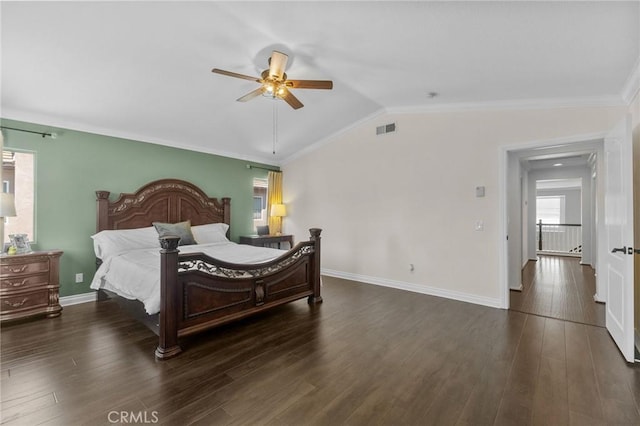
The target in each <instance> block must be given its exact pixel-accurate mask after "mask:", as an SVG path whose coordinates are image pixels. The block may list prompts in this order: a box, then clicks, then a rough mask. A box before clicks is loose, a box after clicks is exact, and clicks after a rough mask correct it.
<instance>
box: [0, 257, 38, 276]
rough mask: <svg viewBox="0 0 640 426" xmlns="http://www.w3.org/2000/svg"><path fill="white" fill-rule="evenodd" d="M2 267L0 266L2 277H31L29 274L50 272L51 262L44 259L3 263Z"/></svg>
mask: <svg viewBox="0 0 640 426" xmlns="http://www.w3.org/2000/svg"><path fill="white" fill-rule="evenodd" d="M2 263H3V264H2V266H0V277H2V278H3V281H4V278H5V277H9V276H10V277H16V276H19V275H29V274H38V273H41V272H48V271H49V260H48V259H46V258H42V260H38V261H35V262H24V263H18V262H15V263H14V262H11V263H9V262H2Z"/></svg>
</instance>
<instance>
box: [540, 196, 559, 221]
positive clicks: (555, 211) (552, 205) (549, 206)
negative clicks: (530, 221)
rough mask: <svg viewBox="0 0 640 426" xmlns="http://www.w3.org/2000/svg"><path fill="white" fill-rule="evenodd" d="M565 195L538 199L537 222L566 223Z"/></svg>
mask: <svg viewBox="0 0 640 426" xmlns="http://www.w3.org/2000/svg"><path fill="white" fill-rule="evenodd" d="M564 207H565V196H564V195H549V196H546V195H545V196H538V197H536V222H540V221H542V223H548V224H559V223H564Z"/></svg>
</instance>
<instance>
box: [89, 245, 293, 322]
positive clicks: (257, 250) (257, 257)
mask: <svg viewBox="0 0 640 426" xmlns="http://www.w3.org/2000/svg"><path fill="white" fill-rule="evenodd" d="M178 249H179V250H180V252H181V253H197V252H202V253H205V254H207V255H209V256H211V257H213V258H216V259H219V260H224V261H226V262H232V263H250V264H255V263H263V262H267V261H269V260H272V259H275V258H276V257H278V256H280V255H282V254H283V251H282V250H278V249H272V248H266V247H254V246H249V245H243V244H236V243H233V242H229V241H227V242H219V243H211V244H197V245H189V246H180V247H178ZM91 288H92V289H94V290H98V289H101V288H103V289H105V290H110V291H113V292H114V293H116V294H118V295H119V296H122V297H125V298H127V299H137V300H139V301H141V302H142V303H143V304H144V308H145V310H146V311H147V313H148V314H151V315H153V314H157V313H158V312H160V248H146V249H138V250H130V251H126V252H123V253H119V254H116V255H113V256H110V257H108V258H107V259H103V262H102V265H100V267H99V268H98V270H97V271H96V274H95V276H94V277H93V281H92V282H91Z"/></svg>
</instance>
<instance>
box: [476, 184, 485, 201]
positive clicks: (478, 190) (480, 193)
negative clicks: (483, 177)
mask: <svg viewBox="0 0 640 426" xmlns="http://www.w3.org/2000/svg"><path fill="white" fill-rule="evenodd" d="M476 197H478V198H481V197H484V186H476Z"/></svg>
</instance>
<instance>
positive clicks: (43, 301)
mask: <svg viewBox="0 0 640 426" xmlns="http://www.w3.org/2000/svg"><path fill="white" fill-rule="evenodd" d="M48 305H49V290H40V291H35V292H31V293H22V294H16V295H11V296H2V297H0V311H1V312H2V313H3V314H5V313H10V312H14V311H20V310H31V309H33V308H38V307H46V306H48Z"/></svg>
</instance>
